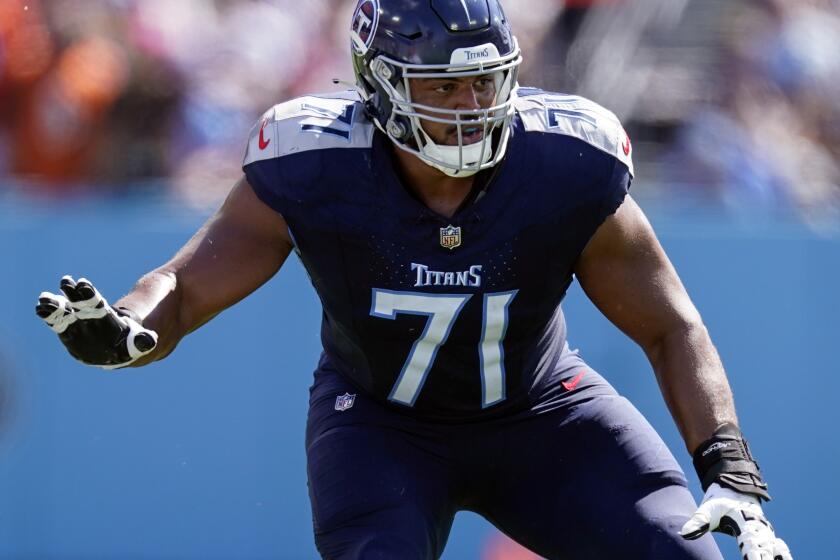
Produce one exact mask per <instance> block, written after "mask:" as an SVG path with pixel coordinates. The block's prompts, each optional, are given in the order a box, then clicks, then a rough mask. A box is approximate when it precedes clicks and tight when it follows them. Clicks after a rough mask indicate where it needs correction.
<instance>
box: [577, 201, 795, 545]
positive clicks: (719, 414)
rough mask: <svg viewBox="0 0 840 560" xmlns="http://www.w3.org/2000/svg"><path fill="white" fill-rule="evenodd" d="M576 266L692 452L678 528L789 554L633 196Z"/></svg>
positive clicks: (729, 406) (678, 288)
mask: <svg viewBox="0 0 840 560" xmlns="http://www.w3.org/2000/svg"><path fill="white" fill-rule="evenodd" d="M575 274H576V276H577V277H578V280H579V281H580V284H581V286H582V287H583V290H584V291H585V292H586V294H587V296H589V298H590V299H591V300H592V301H593V303H594V304H595V305H596V306H597V307H598V308H599V309H600V310H601V312H602V313H603V314H604V315H605V316H606V317H607V318H608V319H610V321H612V322H613V323H614V324H615V325H616V326H617V327H618V328H620V329H621V330H622V331H623V332H624V333H626V334H627V335H628V336H629V337H630V338H632V339H633V340H634V341H636V342H637V343H638V344H639V345H640V346H641V347H642V349H643V350H644V352H645V354H646V355H647V357H648V359H649V360H650V363H651V365H652V366H653V369H654V371H655V372H656V378H657V380H658V382H659V386H660V389H661V390H662V394H663V395H664V397H665V400H666V402H667V404H668V407H669V409H670V410H671V414H672V415H673V417H674V420H675V421H676V423H677V426H678V427H679V430H680V432H681V433H682V436H683V439H684V441H685V445H686V447H687V448H688V451H689V453H692V455H693V457H694V465H695V467H696V468H697V471H698V475H699V476H700V479H701V483H702V485H703V488H704V490H706V491H707V492H706V496H705V499H704V501H703V504H702V505H701V507H700V509H698V511H697V513H696V514H695V515H694V516H693V517H692V518H691V519H690V520H689V522H688V523H686V526H685V527H684V528H683V531H682V534H683V536H685V537H686V538H697V537H699V536H701V535H702V534H704V533H705V532H706V531H708V530H719V531H723V532H727V533H730V534H733V535H735V536H737V537H738V539H739V544H741V545H742V547H743V552H745V553H746V552H748V551H758V552H759V553H762V552H763V551H771V552H772V557H773V558H781V559H783V560H788V559H789V558H790V555H789V552H788V551H787V546H786V545H785V544H784V542H782V541H781V540H780V539H777V538H776V537H775V535H774V534H773V531H772V528H771V527H770V525H769V523H768V522H767V521H766V519H765V518H764V515H763V513H762V511H761V506H760V501H759V500H760V499H761V498H764V499H769V496H768V495H767V485H766V484H765V483H764V481H763V479H762V477H761V474H760V473H759V471H758V465H757V464H756V463H755V461H754V460H753V458H752V455H751V454H750V452H749V449H748V447H747V446H746V442H745V441H744V439H743V437H742V436H741V433H740V430H739V428H738V424H737V422H738V421H737V417H736V414H735V405H734V402H733V398H732V392H731V390H730V388H729V383H728V381H727V378H726V374H725V372H724V369H723V365H722V364H721V361H720V358H719V357H718V354H717V351H716V350H715V347H714V345H713V344H712V341H711V339H710V337H709V333H708V331H707V330H706V327H705V326H704V324H703V321H702V319H701V318H700V314H699V313H698V311H697V309H696V308H695V307H694V305H693V304H692V302H691V300H690V298H689V297H688V294H687V293H686V291H685V288H684V287H683V285H682V282H680V279H679V277H678V276H677V273H676V271H675V270H674V267H673V266H672V265H671V262H670V261H669V260H668V257H667V256H666V255H665V251H664V250H663V249H662V246H661V245H660V244H659V241H658V240H657V239H656V236H655V235H654V233H653V229H652V228H651V226H650V224H649V223H648V221H647V218H646V217H645V215H644V214H643V213H642V211H641V209H640V208H639V207H638V205H637V204H636V203H635V201H633V199H632V198H630V197H629V196H627V197H626V198H625V200H624V202H623V204H622V205H621V206H620V207H619V208H618V210H617V211H616V213H615V214H613V215H612V216H610V217H609V218H607V219H606V220H605V221H604V223H603V224H602V225H601V226H600V227H599V228H598V230H597V231H596V232H595V235H594V236H593V237H592V239H591V240H590V241H589V243H588V245H587V246H586V248H585V249H584V251H583V253H582V254H581V256H580V258H579V259H578V262H577V263H576V265H575ZM745 557H746V556H745ZM750 557H752V556H750ZM756 557H758V556H756ZM761 557H762V558H763V557H764V556H761Z"/></svg>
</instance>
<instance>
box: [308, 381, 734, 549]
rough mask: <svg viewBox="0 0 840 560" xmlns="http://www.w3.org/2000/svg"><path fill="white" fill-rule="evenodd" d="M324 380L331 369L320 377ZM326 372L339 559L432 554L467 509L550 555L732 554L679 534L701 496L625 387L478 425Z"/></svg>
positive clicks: (316, 467) (327, 502)
mask: <svg viewBox="0 0 840 560" xmlns="http://www.w3.org/2000/svg"><path fill="white" fill-rule="evenodd" d="M319 377H320V379H318V378H319ZM345 392H348V393H351V394H353V393H356V391H355V390H354V389H353V387H352V386H351V385H349V384H346V383H345V382H344V381H343V380H342V379H341V378H340V377H339V376H338V374H335V373H332V372H325V371H324V370H321V371H319V372H318V374H317V376H316V384H315V386H314V387H313V390H312V396H311V400H310V411H309V420H308V425H307V438H306V440H307V441H306V446H307V458H308V476H309V493H310V498H311V501H312V511H313V518H314V519H313V522H314V526H315V542H316V545H317V547H318V550H319V552H320V553H321V555H322V556H323V557H324V558H325V559H328V560H345V559H346V560H351V559H364V560H369V559H383V560H392V559H399V560H426V559H432V558H438V557H439V556H440V555H441V554H442V552H443V548H444V545H445V544H446V539H447V536H448V534H449V530H450V528H451V526H452V520H453V518H454V516H455V513H456V512H457V511H458V510H470V511H474V512H476V513H478V514H480V515H482V516H483V517H485V518H486V519H488V520H489V521H490V522H492V523H493V524H494V525H496V526H497V527H498V528H499V529H501V530H502V531H503V532H504V533H506V534H507V535H509V536H510V537H512V538H513V539H514V540H516V541H518V542H519V543H521V544H523V545H525V546H526V547H528V548H530V549H531V550H533V551H535V552H537V553H539V554H540V555H542V556H544V557H546V558H549V559H563V560H721V556H720V552H719V551H718V549H717V547H716V545H715V543H714V540H713V539H712V538H711V537H710V536H708V535H707V536H704V537H703V538H701V539H699V540H697V541H685V540H684V539H682V538H681V537H680V536H679V535H678V534H677V532H678V531H679V529H680V527H681V526H682V524H683V523H684V522H685V521H686V520H687V519H688V517H689V516H690V515H691V514H692V513H693V511H694V509H695V507H696V505H695V502H694V500H693V498H692V496H691V494H690V492H689V491H688V490H687V489H686V487H685V478H684V476H683V474H682V472H681V470H680V468H679V466H678V465H677V463H676V461H675V459H674V458H673V456H672V455H671V453H670V451H669V450H668V449H667V448H666V447H665V444H664V443H663V442H662V440H661V438H660V437H659V436H658V434H656V433H655V432H654V430H653V428H652V427H651V426H650V425H649V424H648V422H647V421H646V420H645V419H644V418H643V417H642V416H641V414H640V413H639V412H638V411H637V410H636V409H635V408H634V407H633V406H632V405H631V404H630V403H629V401H627V400H626V399H624V398H623V397H620V396H618V395H601V396H595V397H593V398H591V399H589V400H585V401H583V402H580V403H577V404H575V405H573V406H567V407H563V408H560V409H556V410H552V411H546V412H543V413H540V414H533V413H531V412H528V413H523V414H519V415H515V416H513V417H508V418H504V419H502V420H493V421H488V422H479V423H472V424H458V425H451V424H438V423H429V422H423V421H419V420H416V419H413V418H410V417H407V416H405V415H403V414H400V413H398V412H395V411H393V410H390V409H389V408H387V407H384V406H382V405H380V404H378V403H375V402H374V401H372V400H370V399H369V398H367V397H365V396H364V395H362V394H357V396H356V398H355V402H354V404H353V406H352V407H351V408H349V409H347V410H345V411H337V410H335V403H336V397H337V396H339V395H343V394H344V393H345Z"/></svg>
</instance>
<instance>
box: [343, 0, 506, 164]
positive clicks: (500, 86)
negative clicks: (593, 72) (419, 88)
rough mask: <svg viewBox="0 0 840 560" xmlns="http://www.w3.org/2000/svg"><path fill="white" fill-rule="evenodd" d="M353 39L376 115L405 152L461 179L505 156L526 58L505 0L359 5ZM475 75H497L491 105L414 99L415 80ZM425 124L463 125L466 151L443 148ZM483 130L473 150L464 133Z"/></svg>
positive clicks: (360, 79) (394, 0)
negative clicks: (446, 105) (458, 106)
mask: <svg viewBox="0 0 840 560" xmlns="http://www.w3.org/2000/svg"><path fill="white" fill-rule="evenodd" d="M350 38H351V49H352V54H353V68H354V71H355V74H356V83H357V85H358V87H359V89H360V91H361V93H362V96H363V97H364V98H365V108H366V110H367V112H368V115H369V116H370V117H371V119H372V120H373V122H374V124H375V125H376V126H377V127H378V128H379V129H380V130H381V131H382V132H384V133H385V134H386V135H387V136H388V137H389V138H390V139H391V141H392V142H394V144H396V145H397V147H399V148H400V149H402V150H405V151H408V152H411V153H413V154H414V155H416V156H417V157H419V158H420V159H421V160H423V161H424V162H426V163H427V164H429V165H431V166H433V167H435V168H437V169H440V170H441V171H443V172H444V173H446V174H447V175H450V176H453V177H465V176H469V175H472V174H474V173H476V172H478V171H479V170H481V169H485V168H487V167H491V166H493V165H495V164H496V163H498V162H499V161H500V160H501V159H502V157H504V154H505V148H506V146H507V140H508V137H509V135H510V121H511V119H512V117H513V98H512V95H513V90H514V89H515V87H516V76H517V69H518V66H519V64H520V63H521V61H522V57H521V56H520V53H519V46H518V44H517V41H516V38H515V37H514V36H513V33H512V32H511V29H510V26H509V24H508V21H507V18H506V17H505V14H504V12H503V11H502V7H501V5H500V4H499V2H498V0H359V2H358V4H357V6H356V10H355V11H354V13H353V20H352V24H351V30H350ZM468 76H492V78H493V80H494V83H495V86H496V87H495V92H496V97H495V100H494V102H493V104H492V106H491V107H488V108H486V109H478V110H448V109H441V108H438V107H428V106H424V105H421V104H419V103H415V102H413V101H412V98H411V89H410V87H409V79H412V78H441V77H445V78H460V77H468ZM430 111H433V112H434V113H435V115H436V116H435V117H432V116H429V114H428V113H429V112H430ZM424 112H425V114H423V113H424ZM421 120H429V121H435V122H440V123H445V124H448V125H452V126H455V127H456V128H457V131H458V145H457V146H448V145H439V144H436V143H435V142H434V141H433V140H432V139H431V138H430V137H429V135H428V134H427V133H426V131H425V130H423V126H422V123H421ZM477 126H478V127H483V132H484V133H483V135H482V137H481V138H482V139H481V140H480V141H478V142H475V143H472V144H469V143H467V144H465V143H464V138H463V129H464V128H470V129H473V128H475V127H477ZM497 129H498V130H499V131H500V133H499V134H493V132H494V131H495V130H497ZM494 137H495V143H496V145H495V146H493V142H494Z"/></svg>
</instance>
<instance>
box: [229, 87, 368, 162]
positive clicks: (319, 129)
mask: <svg viewBox="0 0 840 560" xmlns="http://www.w3.org/2000/svg"><path fill="white" fill-rule="evenodd" d="M372 141H373V124H372V123H371V122H370V120H369V119H368V118H367V117H366V116H365V114H364V111H363V110H362V102H361V100H360V99H359V96H358V94H357V93H355V92H353V91H343V92H337V93H330V94H315V95H305V96H303V97H298V98H296V99H292V100H290V101H286V102H285V103H280V104H279V105H275V106H274V107H272V108H271V109H269V110H268V111H266V112H265V113H263V116H262V117H261V118H260V120H259V121H257V123H256V124H255V125H254V127H253V128H252V129H251V134H250V137H249V139H248V147H247V149H246V150H245V159H244V161H243V163H242V165H243V166H245V165H248V164H249V163H253V162H255V161H260V160H264V159H273V158H279V157H283V156H285V155H289V154H293V153H298V152H305V151H309V150H324V149H329V148H369V147H370V146H371V144H372Z"/></svg>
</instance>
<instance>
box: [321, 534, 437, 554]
mask: <svg viewBox="0 0 840 560" xmlns="http://www.w3.org/2000/svg"><path fill="white" fill-rule="evenodd" d="M318 550H319V552H320V553H321V555H322V556H323V557H324V559H325V560H429V559H431V558H433V555H432V553H431V551H430V550H429V547H428V546H426V545H425V543H420V542H416V541H413V540H411V539H408V538H405V537H404V536H402V535H397V534H393V533H388V532H383V533H379V534H377V535H371V536H366V537H362V538H359V539H356V540H354V541H352V542H345V543H343V546H330V545H328V544H326V543H319V546H318Z"/></svg>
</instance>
